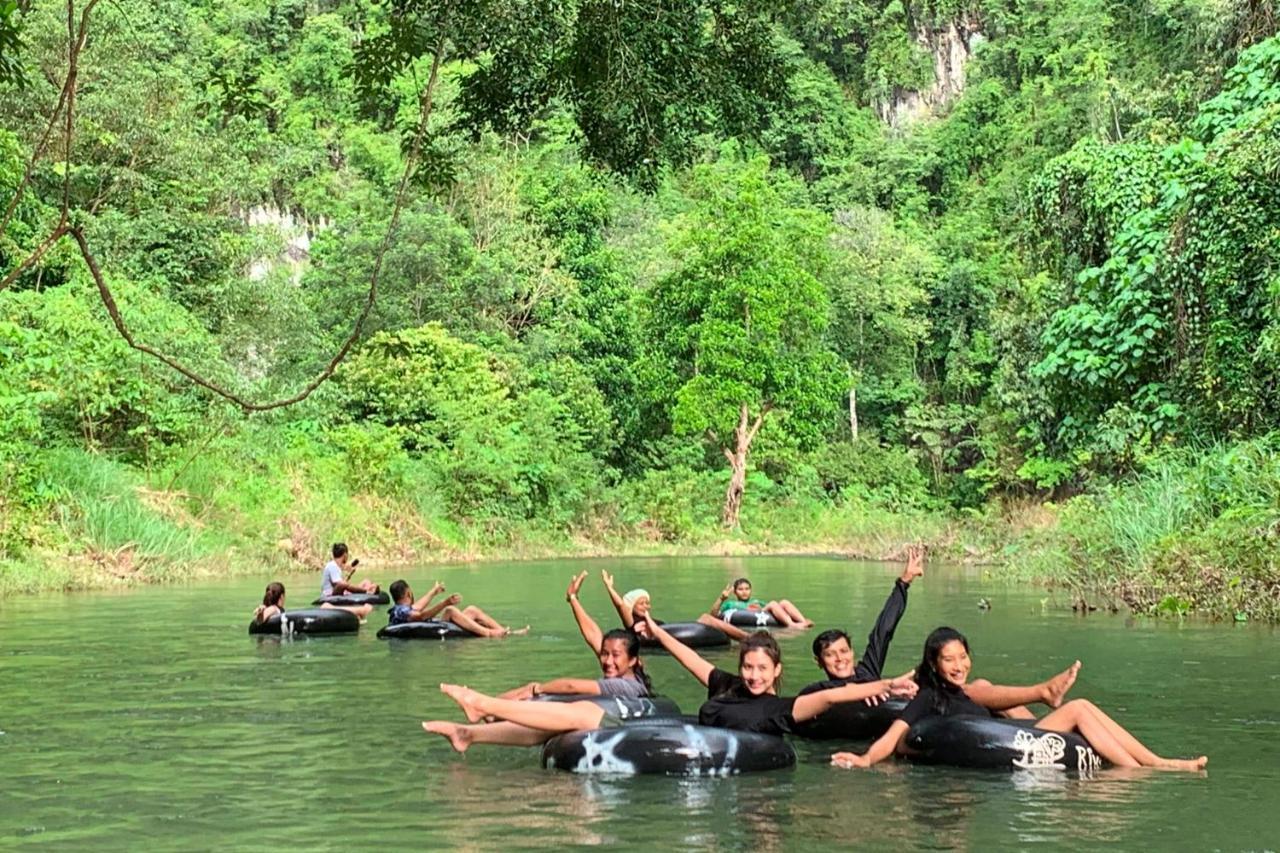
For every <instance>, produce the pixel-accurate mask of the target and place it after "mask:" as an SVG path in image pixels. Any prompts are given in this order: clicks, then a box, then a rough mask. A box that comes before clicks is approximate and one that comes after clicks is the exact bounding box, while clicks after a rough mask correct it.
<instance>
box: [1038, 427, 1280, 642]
mask: <svg viewBox="0 0 1280 853" xmlns="http://www.w3.org/2000/svg"><path fill="white" fill-rule="evenodd" d="M1013 562H1014V564H1015V565H1014V566H1013V569H1014V570H1015V571H1019V572H1021V573H1023V574H1028V575H1033V576H1036V577H1040V578H1045V579H1048V580H1050V581H1052V582H1054V583H1056V584H1059V585H1062V586H1065V587H1067V588H1069V589H1071V590H1072V591H1073V592H1074V593H1076V594H1078V595H1080V596H1081V597H1084V598H1088V597H1089V596H1090V595H1096V594H1102V595H1104V596H1110V597H1112V598H1115V599H1119V600H1121V601H1123V602H1124V603H1126V604H1128V605H1129V606H1131V607H1133V608H1135V609H1137V610H1140V611H1147V612H1168V613H1173V614H1185V613H1189V612H1193V611H1194V612H1202V613H1206V614H1209V615H1213V616H1216V617H1219V618H1238V619H1248V618H1265V619H1277V618H1280V453H1278V452H1277V437H1276V436H1272V437H1268V438H1264V439H1259V440H1255V441H1251V442H1246V443H1242V444H1237V445H1230V446H1225V445H1224V446H1217V447H1213V448H1210V449H1208V450H1207V451H1205V452H1203V453H1201V454H1199V455H1191V454H1188V453H1181V454H1177V455H1169V456H1165V457H1162V458H1158V459H1156V460H1154V461H1153V462H1151V463H1150V464H1149V465H1148V466H1147V468H1146V470H1145V471H1144V472H1143V473H1142V474H1140V475H1139V476H1137V477H1135V478H1134V479H1133V480H1131V481H1129V482H1125V483H1120V484H1116V485H1113V486H1110V487H1108V488H1105V489H1102V490H1100V491H1098V492H1096V493H1094V494H1091V495H1084V496H1081V497H1077V498H1075V499H1074V500H1072V501H1070V502H1069V503H1068V504H1066V505H1065V506H1064V507H1063V509H1062V513H1061V516H1060V519H1059V523H1058V525H1057V526H1056V527H1054V528H1051V529H1050V530H1048V531H1046V532H1042V533H1041V534H1040V535H1039V536H1038V537H1037V538H1036V541H1033V542H1031V543H1030V545H1029V547H1026V548H1024V549H1022V551H1021V554H1020V556H1019V558H1018V559H1015V560H1014V561H1013Z"/></svg>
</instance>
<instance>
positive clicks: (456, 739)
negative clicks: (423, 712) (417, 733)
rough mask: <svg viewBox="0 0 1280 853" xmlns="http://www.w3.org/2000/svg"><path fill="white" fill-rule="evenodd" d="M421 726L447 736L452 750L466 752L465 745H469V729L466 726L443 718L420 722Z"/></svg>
mask: <svg viewBox="0 0 1280 853" xmlns="http://www.w3.org/2000/svg"><path fill="white" fill-rule="evenodd" d="M422 728H423V729H424V730H425V731H428V732H431V733H432V734H435V735H442V736H443V737H446V738H448V739H449V746H451V747H453V751H454V752H466V751H467V747H469V746H471V729H469V728H467V727H466V726H462V725H459V724H457V723H450V722H446V721H444V720H429V721H427V722H424V723H423V724H422Z"/></svg>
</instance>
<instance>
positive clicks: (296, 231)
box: [242, 204, 329, 285]
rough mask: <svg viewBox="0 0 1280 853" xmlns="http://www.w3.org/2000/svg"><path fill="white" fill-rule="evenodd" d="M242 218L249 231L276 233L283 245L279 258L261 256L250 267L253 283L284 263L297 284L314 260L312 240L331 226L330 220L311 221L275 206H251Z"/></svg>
mask: <svg viewBox="0 0 1280 853" xmlns="http://www.w3.org/2000/svg"><path fill="white" fill-rule="evenodd" d="M242 218H243V219H244V221H245V224H247V225H248V226H249V227H250V228H253V229H258V228H265V229H272V230H274V231H275V232H276V233H277V234H279V235H280V240H281V243H282V247H281V251H280V253H279V254H278V255H276V256H274V257H258V258H255V259H254V260H253V261H252V262H251V263H250V264H249V270H248V275H249V280H250V281H261V280H262V279H264V278H266V277H267V274H268V273H270V272H271V270H272V269H273V268H274V267H275V266H276V264H285V265H287V266H288V267H289V279H290V281H292V282H293V284H295V285H297V284H298V282H299V281H300V280H301V279H302V271H303V270H304V269H306V266H307V263H308V262H309V261H310V260H311V238H312V237H313V236H315V234H316V233H318V232H320V231H323V230H324V229H326V228H328V227H329V221H328V220H327V219H325V218H324V217H321V218H319V219H317V220H314V221H312V220H309V219H306V218H304V217H302V216H299V215H295V214H294V212H293V211H291V210H283V209H281V208H279V207H277V206H276V205H274V204H261V205H258V206H257V207H251V208H249V209H248V210H247V211H245V212H244V214H243V217H242Z"/></svg>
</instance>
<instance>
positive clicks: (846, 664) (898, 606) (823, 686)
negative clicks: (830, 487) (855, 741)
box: [796, 545, 924, 737]
mask: <svg viewBox="0 0 1280 853" xmlns="http://www.w3.org/2000/svg"><path fill="white" fill-rule="evenodd" d="M923 574H924V549H923V548H921V547H920V546H918V545H910V546H908V547H907V565H906V567H905V568H904V569H903V570H902V574H901V575H900V576H899V577H898V578H897V579H896V580H894V582H893V591H892V592H890V593H889V598H888V599H886V600H885V603H884V607H882V608H881V609H880V615H879V616H878V617H877V618H876V624H875V626H874V627H873V628H872V629H871V633H870V635H868V637H867V647H866V649H864V650H863V654H862V658H861V660H855V658H854V654H853V645H852V643H850V642H849V635H848V634H847V633H845V632H844V631H842V630H840V629H838V628H836V629H831V630H828V631H823V632H822V633H821V634H819V635H818V636H817V637H816V638H815V639H814V641H813V657H814V660H815V661H817V663H818V666H820V667H822V670H823V672H825V673H826V675H827V677H826V679H825V680H823V681H816V682H814V683H813V684H809V685H807V686H805V687H804V689H802V690H801V691H800V695H802V696H803V695H804V694H806V693H812V692H814V691H815V690H827V689H829V688H832V687H841V686H843V685H845V684H864V683H866V682H869V681H878V680H879V679H880V678H882V677H883V676H882V675H881V671H882V670H883V669H884V661H885V658H886V657H887V656H888V654H889V644H890V643H891V642H892V641H893V632H894V630H895V629H896V628H897V627H898V621H899V620H900V619H902V614H903V613H905V612H906V610H907V588H908V587H910V586H911V582H912V581H913V580H915V579H916V578H918V577H920V576H922V575H923ZM859 704H861V703H859ZM839 708H840V706H836V708H833V709H832V710H831V711H828V712H827V713H826V714H822V715H821V716H819V717H816V718H814V719H813V720H811V721H810V722H809V723H807V724H806V725H804V726H802V727H800V729H801V730H799V731H797V732H796V733H797V734H800V735H804V736H808V737H837V736H840V735H841V734H843V732H841V731H839V730H840V729H847V728H848V726H847V725H846V724H845V723H844V722H842V721H841V720H840V719H839V718H840V717H842V716H843V715H841V714H838V713H837V712H838V711H839ZM859 716H861V715H859ZM855 736H856V735H855Z"/></svg>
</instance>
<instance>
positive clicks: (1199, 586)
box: [0, 440, 1280, 621]
mask: <svg viewBox="0 0 1280 853" xmlns="http://www.w3.org/2000/svg"><path fill="white" fill-rule="evenodd" d="M1276 443H1277V442H1276V441H1274V440H1273V441H1257V442H1251V443H1246V444H1240V445H1235V446H1231V447H1223V448H1217V449H1215V450H1213V451H1211V452H1208V453H1206V454H1203V455H1201V456H1199V457H1186V456H1183V457H1168V458H1165V459H1162V460H1157V461H1155V462H1153V463H1151V464H1150V465H1149V466H1148V468H1147V470H1146V472H1145V473H1144V474H1143V475H1141V476H1140V477H1138V478H1136V479H1135V480H1133V481H1132V482H1129V483H1124V484H1117V485H1112V486H1107V487H1103V488H1100V489H1098V490H1096V491H1095V492H1094V493H1092V494H1088V495H1083V496H1080V497H1077V498H1075V499H1073V500H1071V501H1069V502H1067V503H1065V504H1064V505H1062V506H1057V507H1056V506H1053V505H1048V504H1036V503H1027V504H1022V505H1018V506H1010V507H1004V508H1003V509H1001V510H992V511H989V512H988V513H986V514H983V515H971V516H966V517H959V518H957V517H952V516H948V515H946V514H944V513H942V512H938V511H929V510H922V509H910V508H903V507H898V508H895V509H892V510H891V509H887V508H885V507H883V506H880V505H878V504H876V503H874V502H871V501H862V500H847V501H843V502H839V503H833V502H830V501H825V500H821V499H817V498H814V497H808V496H801V497H796V496H788V495H784V494H780V493H777V492H775V493H769V491H768V489H766V488H758V489H756V490H755V491H754V492H752V491H749V492H748V502H747V504H746V506H745V508H744V514H743V529H742V530H741V531H739V532H735V533H726V532H725V531H724V530H722V529H721V528H720V527H719V525H718V524H717V522H716V518H715V510H716V507H717V499H718V496H719V494H718V493H719V489H720V488H721V487H722V486H721V484H720V483H719V481H718V480H717V479H716V478H715V477H707V476H702V475H698V476H697V477H695V478H694V479H691V480H690V481H688V482H687V483H685V485H684V488H682V489H680V490H676V491H677V492H678V493H676V494H672V495H670V496H669V497H666V498H665V499H664V500H659V501H655V500H654V499H653V498H652V496H651V497H650V498H649V499H647V500H638V499H637V498H636V496H635V495H634V494H630V495H628V494H625V493H620V494H619V495H618V496H617V497H618V499H617V500H616V501H614V502H613V503H611V504H608V505H607V506H606V505H603V504H602V506H601V508H600V509H599V510H598V511H597V512H596V513H594V514H593V515H592V516H591V517H590V518H589V519H587V520H585V521H584V522H583V523H581V524H580V525H578V526H576V527H572V528H568V529H562V528H556V527H552V526H548V525H544V524H539V523H537V522H533V521H527V520H524V521H511V520H507V521H503V522H497V521H494V520H491V519H490V520H467V519H452V518H448V517H447V514H446V513H445V512H443V511H442V510H441V508H440V506H439V505H438V504H437V503H436V502H435V500H434V498H433V496H432V492H431V490H430V488H429V484H425V485H422V484H419V485H422V487H415V486H414V484H413V483H414V481H413V477H412V476H411V475H407V477H408V479H407V482H408V483H409V485H408V486H407V487H406V486H402V487H401V488H398V489H396V490H394V492H395V493H393V494H389V495H373V494H370V493H369V491H366V490H364V489H363V488H354V487H353V484H351V483H350V482H349V478H348V477H347V476H346V474H345V467H344V464H343V460H342V459H341V458H337V457H331V456H326V455H324V454H316V453H314V452H313V451H312V450H309V449H303V450H297V451H293V450H289V449H287V448H286V449H285V450H284V451H281V450H280V449H279V448H275V449H271V448H263V449H262V451H261V452H260V453H259V454H257V455H255V456H252V457H251V458H244V457H242V456H237V455H233V454H232V453H231V451H232V450H234V451H235V453H239V452H240V451H241V450H242V447H237V448H230V449H228V452H225V453H219V452H217V451H216V450H214V451H211V452H209V453H205V454H201V455H200V456H198V457H196V458H185V459H177V460H172V461H171V462H170V463H169V464H168V465H162V466H158V467H157V468H155V469H154V470H152V471H150V472H147V471H142V470H139V469H137V468H133V467H130V466H127V465H124V464H122V463H119V462H116V461H113V460H111V459H109V458H107V457H103V456H98V455H95V454H91V453H87V452H85V451H82V450H74V449H64V450H57V451H51V452H50V453H49V454H48V455H47V457H46V458H45V459H44V460H42V461H43V463H44V464H45V465H46V470H47V471H48V472H49V477H50V481H51V482H57V483H58V484H59V491H58V495H57V497H56V499H55V500H53V501H52V502H51V504H50V506H49V507H48V509H47V511H46V512H45V513H44V515H43V516H42V518H41V519H40V524H39V525H38V535H36V536H34V537H31V544H30V545H29V547H27V548H26V549H24V550H23V551H22V552H20V553H12V552H11V553H9V554H7V555H4V556H3V558H0V594H13V593H27V592H35V591H42V590H55V589H85V588H101V587H110V586H120V585H132V584H143V583H157V582H166V581H177V580H185V579H191V578H198V577H202V576H223V575H228V574H262V573H263V572H264V571H268V570H269V571H272V572H276V573H278V574H280V575H282V576H284V575H288V574H296V573H299V572H311V571H314V570H315V569H316V568H317V567H318V566H319V565H320V564H321V563H322V562H323V560H324V559H325V549H326V548H327V546H328V543H329V541H330V540H331V539H333V538H344V539H347V540H349V541H351V542H352V544H353V545H355V546H356V547H357V548H358V549H359V551H360V553H361V554H362V555H366V562H368V563H382V564H384V565H395V564H404V563H410V562H445V561H465V560H479V559H534V558H546V557H559V556H567V557H573V556H583V557H600V556H641V555H690V554H715V555H724V554H757V553H838V554H845V555H848V556H851V557H860V558H867V559H896V558H898V557H899V556H900V554H901V549H902V545H903V544H904V543H906V542H911V541H923V542H925V543H927V544H928V545H930V546H931V548H932V549H933V551H934V553H935V555H936V556H938V557H939V558H942V559H949V560H968V561H983V562H990V563H992V564H994V565H993V568H992V576H993V577H995V578H997V579H1003V580H1006V581H1009V582H1021V583H1027V582H1035V583H1045V584H1047V585H1049V586H1050V587H1052V588H1055V589H1058V590H1061V591H1063V592H1064V593H1065V597H1066V598H1067V599H1068V600H1070V601H1073V602H1075V601H1082V602H1088V603H1093V604H1102V605H1104V606H1105V605H1109V604H1111V605H1117V606H1118V605H1124V606H1128V607H1130V608H1132V609H1134V610H1135V611H1137V612H1141V613H1152V614H1167V615H1173V616H1183V615H1188V614H1193V613H1194V614H1201V615H1206V616H1209V617H1212V618H1218V619H1232V618H1236V619H1260V620H1271V621H1280V453H1278V452H1277V448H1276ZM673 519H676V520H675V521H673Z"/></svg>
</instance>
